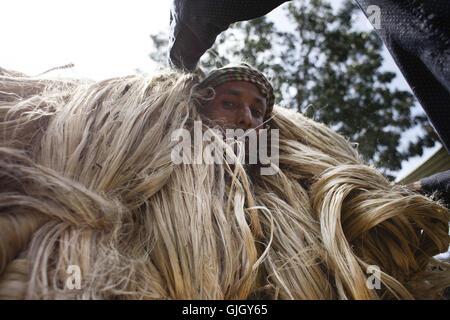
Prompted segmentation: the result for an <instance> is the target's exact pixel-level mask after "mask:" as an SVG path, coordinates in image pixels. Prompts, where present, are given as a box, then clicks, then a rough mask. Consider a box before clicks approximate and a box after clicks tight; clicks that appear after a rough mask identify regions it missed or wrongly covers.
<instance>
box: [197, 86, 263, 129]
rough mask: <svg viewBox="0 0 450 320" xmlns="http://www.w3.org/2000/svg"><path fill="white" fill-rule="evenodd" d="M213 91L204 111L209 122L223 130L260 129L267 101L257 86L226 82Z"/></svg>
mask: <svg viewBox="0 0 450 320" xmlns="http://www.w3.org/2000/svg"><path fill="white" fill-rule="evenodd" d="M214 91H215V92H216V95H215V96H214V99H213V100H212V101H210V102H209V103H208V105H206V106H205V109H204V115H205V116H206V117H207V118H209V120H211V121H213V122H214V123H217V124H218V125H220V126H221V127H222V128H224V129H235V128H241V129H243V130H244V131H245V130H247V129H256V128H261V127H262V124H263V121H264V116H265V113H266V109H267V101H266V98H265V96H263V95H262V93H261V92H260V91H259V89H258V87H257V86H255V85H254V84H253V83H250V82H246V81H228V82H225V83H222V84H220V85H218V86H217V87H215V88H214Z"/></svg>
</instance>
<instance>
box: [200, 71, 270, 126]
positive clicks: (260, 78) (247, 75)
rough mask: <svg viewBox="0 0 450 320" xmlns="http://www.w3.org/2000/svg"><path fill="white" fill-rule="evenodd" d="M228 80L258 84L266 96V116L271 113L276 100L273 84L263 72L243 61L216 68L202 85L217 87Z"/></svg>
mask: <svg viewBox="0 0 450 320" xmlns="http://www.w3.org/2000/svg"><path fill="white" fill-rule="evenodd" d="M228 81H247V82H251V83H253V84H254V85H256V87H258V89H259V91H261V93H262V94H263V95H264V96H265V97H266V103H267V110H266V116H265V118H267V117H268V116H269V115H270V113H271V112H272V109H273V104H274V102H275V96H274V94H273V88H272V85H271V84H270V82H269V81H268V80H267V78H266V77H265V76H264V75H263V74H262V73H261V72H259V71H258V70H256V69H254V68H252V67H250V66H249V65H248V64H245V63H241V64H239V65H236V66H225V67H223V68H220V69H216V70H214V71H212V72H211V73H210V74H209V75H208V76H207V77H206V78H205V79H204V80H203V81H202V82H201V83H200V86H201V87H203V88H207V87H212V88H215V87H217V86H218V85H220V84H222V83H224V82H228Z"/></svg>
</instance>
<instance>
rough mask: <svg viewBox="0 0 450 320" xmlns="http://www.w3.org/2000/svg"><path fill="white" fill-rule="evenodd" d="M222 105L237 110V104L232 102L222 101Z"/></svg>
mask: <svg viewBox="0 0 450 320" xmlns="http://www.w3.org/2000/svg"><path fill="white" fill-rule="evenodd" d="M222 105H223V106H224V107H226V108H235V107H236V106H237V104H236V103H235V102H234V101H231V100H222Z"/></svg>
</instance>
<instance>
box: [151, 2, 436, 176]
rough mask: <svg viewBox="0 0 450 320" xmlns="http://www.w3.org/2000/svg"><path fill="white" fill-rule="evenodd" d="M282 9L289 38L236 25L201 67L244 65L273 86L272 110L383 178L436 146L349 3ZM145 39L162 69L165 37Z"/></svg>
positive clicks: (270, 27)
mask: <svg viewBox="0 0 450 320" xmlns="http://www.w3.org/2000/svg"><path fill="white" fill-rule="evenodd" d="M283 10H285V14H286V19H288V21H289V23H290V25H291V26H292V28H291V29H290V30H289V31H280V30H279V28H278V27H277V25H276V24H275V23H273V22H271V21H269V20H268V19H267V17H262V18H259V19H255V20H251V21H248V22H241V23H236V24H234V25H233V26H232V27H231V28H230V29H229V30H227V31H226V32H224V33H222V34H221V35H220V36H219V37H218V39H217V41H216V43H215V44H214V46H213V47H212V48H211V49H210V50H209V51H208V52H207V53H206V54H205V55H204V56H203V57H202V59H201V60H200V65H201V68H202V69H203V70H206V71H208V70H210V69H211V68H213V67H218V66H223V65H225V64H227V63H228V62H230V61H233V60H238V59H243V60H245V61H247V62H248V63H250V64H251V65H253V66H255V67H256V68H258V69H259V70H261V71H262V72H264V73H265V74H266V75H268V77H269V78H270V79H271V82H272V84H273V86H274V89H275V92H276V96H277V101H276V102H277V103H279V104H281V105H283V106H286V107H289V108H294V109H296V110H298V111H299V112H301V113H303V114H305V115H307V116H309V117H312V118H314V119H315V120H316V121H319V122H323V123H325V124H327V125H329V126H330V127H332V128H333V129H334V130H336V131H338V132H339V133H341V134H342V135H344V136H346V137H347V138H348V139H349V140H350V141H351V142H356V143H357V144H358V150H359V151H360V153H361V154H362V155H363V157H364V159H365V160H366V161H367V162H368V163H370V164H373V165H375V166H376V167H377V168H378V169H380V170H381V172H383V173H384V174H385V175H386V176H387V177H388V178H391V179H393V178H394V177H393V176H392V173H393V172H395V171H396V170H398V169H400V168H401V162H402V161H403V160H405V159H408V158H409V157H412V156H415V155H422V153H423V149H424V147H432V146H434V144H435V142H436V140H437V139H436V136H435V135H430V134H428V132H429V128H430V125H429V123H428V120H427V118H426V116H425V115H424V114H423V113H422V114H418V115H413V114H412V112H411V109H412V107H413V106H414V104H415V103H416V101H415V98H414V96H413V95H412V94H411V93H410V92H408V91H402V90H397V89H393V88H392V86H391V83H392V80H393V79H394V78H395V76H396V75H395V73H394V72H390V71H381V70H380V68H381V66H382V63H383V58H382V55H381V52H382V46H383V44H382V41H381V40H380V38H379V37H378V35H377V34H376V32H375V31H371V32H363V31H359V30H355V29H354V28H353V24H354V16H355V15H354V12H355V10H359V8H357V6H356V5H355V4H354V3H353V2H352V1H349V0H347V1H346V2H345V3H344V5H343V6H342V7H341V8H340V9H339V10H338V11H337V12H334V11H333V9H332V7H331V6H330V4H329V2H328V1H326V0H303V1H292V2H290V3H289V4H287V5H285V6H284V8H283ZM151 37H152V39H153V41H154V44H155V47H156V50H155V52H153V53H152V54H151V58H152V59H153V60H156V61H160V62H162V61H164V60H165V58H166V54H165V53H162V52H164V51H165V50H166V49H167V41H165V39H167V35H152V36H151ZM417 126H419V127H422V128H425V129H426V130H423V132H422V133H421V134H419V135H418V137H417V138H416V141H409V145H408V147H407V148H406V150H400V149H399V145H400V142H401V139H402V133H403V132H405V131H406V130H409V129H411V128H414V127H417ZM427 131H428V132H427Z"/></svg>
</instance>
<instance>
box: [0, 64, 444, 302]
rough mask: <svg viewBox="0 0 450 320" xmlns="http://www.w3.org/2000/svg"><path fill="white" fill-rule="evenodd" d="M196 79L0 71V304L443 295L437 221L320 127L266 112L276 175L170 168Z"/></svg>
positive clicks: (192, 104)
mask: <svg viewBox="0 0 450 320" xmlns="http://www.w3.org/2000/svg"><path fill="white" fill-rule="evenodd" d="M198 83H199V79H198V78H197V77H196V76H195V75H194V74H182V73H176V72H167V73H165V74H160V75H155V76H152V77H149V76H143V75H133V76H128V77H122V78H115V79H109V80H105V81H101V82H95V81H81V80H67V79H66V80H62V79H59V80H50V79H45V80H44V79H36V78H28V77H26V76H24V75H22V74H17V73H7V72H3V73H2V74H0V137H1V138H0V154H1V156H0V228H1V230H2V231H1V233H0V298H2V299H5V298H12V299H22V298H25V299H247V298H265V299H392V298H394V299H395V298H397V299H410V298H439V297H440V293H441V292H442V290H443V289H444V288H445V287H447V286H449V285H450V277H449V273H450V270H449V267H448V264H446V263H442V262H438V261H436V260H435V259H434V258H433V256H434V255H436V254H438V253H440V252H445V251H446V250H447V248H448V245H449V236H448V222H449V213H448V210H447V209H446V208H445V207H443V206H441V205H440V204H439V203H438V202H435V201H433V200H431V199H428V198H426V197H424V196H422V195H419V194H414V193H412V192H410V191H408V190H407V189H405V188H402V187H399V186H394V185H392V184H390V183H389V181H387V180H386V179H385V178H384V177H383V176H382V175H381V174H380V173H379V172H378V171H377V170H376V169H374V168H371V167H369V166H367V165H365V164H364V162H363V161H362V160H361V159H360V157H359V155H358V153H357V151H356V150H355V148H354V147H353V146H352V145H351V144H350V143H349V142H348V141H347V140H346V139H345V138H344V137H342V136H340V135H339V134H337V133H335V132H333V131H332V130H330V129H329V128H327V127H326V126H324V125H322V124H320V123H317V122H315V121H313V120H311V119H308V118H306V117H304V116H302V115H300V114H297V113H294V112H291V111H288V110H286V109H284V108H282V107H275V109H274V112H273V115H272V117H271V119H270V120H269V122H268V125H269V126H270V128H271V129H279V168H278V169H279V170H278V172H277V173H276V174H273V175H261V174H259V171H258V170H252V168H251V167H249V166H246V165H243V164H240V163H239V162H237V163H235V164H234V165H228V164H227V163H226V162H224V163H221V164H216V163H213V164H206V163H200V164H190V163H180V164H175V163H174V162H173V161H172V158H171V154H172V150H173V148H174V145H175V144H176V143H177V142H176V141H172V139H171V134H172V132H174V131H175V130H177V129H179V128H184V129H186V130H188V131H189V132H191V131H192V130H193V128H194V121H201V120H202V115H201V107H200V106H198V105H197V103H196V101H200V100H202V96H201V91H200V90H198V89H197V88H198V86H197V85H198ZM205 129H206V127H205V126H204V130H205ZM211 143H217V144H222V143H223V141H220V139H217V140H216V139H215V140H213V141H212V142H211ZM208 147H209V146H208V145H206V144H205V145H204V146H203V148H208ZM193 148H194V146H193ZM236 157H237V155H236ZM272 166H275V164H272ZM436 264H439V266H440V268H441V269H442V270H439V271H436V270H434V271H433V270H430V266H431V265H436ZM71 266H77V267H79V269H80V270H81V272H80V275H81V281H80V287H73V286H69V285H68V281H67V280H68V278H69V277H71V274H70V273H68V270H70V268H69V267H71ZM374 266H376V267H377V268H378V269H379V278H380V286H374V287H371V286H370V285H368V283H369V282H370V281H368V277H369V276H370V275H371V274H370V273H367V271H368V269H369V267H374ZM375 280H376V279H375Z"/></svg>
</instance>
